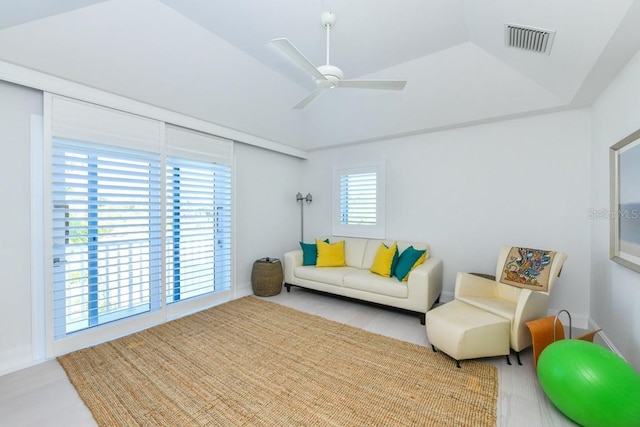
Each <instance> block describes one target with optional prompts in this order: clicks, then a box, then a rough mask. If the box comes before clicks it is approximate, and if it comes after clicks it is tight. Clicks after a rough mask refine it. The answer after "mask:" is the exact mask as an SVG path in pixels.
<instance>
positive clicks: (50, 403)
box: [0, 287, 576, 427]
mask: <svg viewBox="0 0 640 427" xmlns="http://www.w3.org/2000/svg"><path fill="white" fill-rule="evenodd" d="M265 299H267V300H269V301H273V302H277V303H280V304H283V305H286V306H289V307H292V308H295V309H298V310H301V311H305V312H308V313H311V314H316V315H319V316H323V317H326V318H329V319H332V320H335V321H338V322H343V323H347V324H350V325H352V326H356V327H359V328H362V329H365V330H368V331H371V332H375V333H379V334H382V335H387V336H391V337H394V338H397V339H400V340H404V341H409V342H412V343H416V344H419V345H424V346H425V347H426V349H425V350H426V351H431V348H430V346H429V344H428V341H427V335H426V330H425V327H424V326H422V325H420V321H419V319H418V317H417V316H415V315H410V314H406V313H403V312H398V311H394V310H388V309H382V308H378V307H374V306H371V305H368V304H363V303H358V302H353V301H349V300H344V299H341V298H336V297H332V296H327V295H322V294H318V293H315V292H310V291H305V290H303V289H300V288H295V287H294V288H292V290H291V292H290V293H287V292H286V291H284V290H283V292H282V293H280V294H279V295H276V296H273V297H269V298H265ZM521 359H522V362H523V366H519V365H517V364H516V363H515V357H512V362H514V363H513V365H511V366H509V365H507V364H506V361H505V359H504V358H503V357H499V358H489V359H485V360H486V361H487V362H489V363H492V364H494V365H495V366H496V367H497V368H498V375H499V377H498V378H499V398H498V423H497V425H498V426H501V427H513V426H517V427H547V426H548V427H552V426H553V427H555V426H575V425H576V424H574V423H573V422H571V421H570V420H568V419H567V418H566V417H565V416H564V415H562V414H561V413H560V412H559V411H558V410H557V409H556V408H555V407H554V406H553V405H552V404H551V403H550V402H549V400H548V399H547V397H546V396H545V394H544V392H543V391H542V389H541V387H540V385H539V383H538V379H537V375H536V373H535V370H534V368H533V363H532V354H531V351H530V350H529V351H524V352H523V353H522V357H521ZM462 366H463V367H462V369H464V362H463V365H462ZM451 369H456V367H455V363H454V362H453V361H452V362H451ZM95 425H96V423H95V421H94V420H93V418H92V416H91V413H90V412H89V410H88V409H87V407H86V406H85V405H84V403H83V402H82V401H81V399H80V398H79V396H78V394H77V393H76V391H75V389H74V388H73V386H72V385H71V384H70V383H69V381H68V379H67V377H66V375H65V373H64V371H63V370H62V368H61V367H60V365H59V364H58V363H57V362H56V361H55V360H52V361H48V362H46V363H43V364H40V365H37V366H34V367H32V368H28V369H25V370H22V371H19V372H15V373H12V374H9V375H5V376H3V377H0V426H3V427H13V426H16V427H30V426H33V427H35V426H38V427H41V426H45V427H58V426H60V427H75V426H78V427H80V426H82V427H84V426H95Z"/></svg>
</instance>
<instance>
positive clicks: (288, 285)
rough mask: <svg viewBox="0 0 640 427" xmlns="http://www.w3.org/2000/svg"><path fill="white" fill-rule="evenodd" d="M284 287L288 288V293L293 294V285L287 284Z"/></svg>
mask: <svg viewBox="0 0 640 427" xmlns="http://www.w3.org/2000/svg"><path fill="white" fill-rule="evenodd" d="M284 287H285V288H287V292H291V285H290V284H288V283H285V284H284Z"/></svg>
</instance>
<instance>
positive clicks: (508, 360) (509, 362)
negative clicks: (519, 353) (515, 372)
mask: <svg viewBox="0 0 640 427" xmlns="http://www.w3.org/2000/svg"><path fill="white" fill-rule="evenodd" d="M507 365H509V366H511V359H509V355H508V354H507Z"/></svg>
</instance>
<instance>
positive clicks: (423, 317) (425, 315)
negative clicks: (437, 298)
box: [420, 313, 427, 325]
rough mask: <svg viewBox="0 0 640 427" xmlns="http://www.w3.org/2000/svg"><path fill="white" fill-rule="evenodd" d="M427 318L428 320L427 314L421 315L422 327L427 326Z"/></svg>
mask: <svg viewBox="0 0 640 427" xmlns="http://www.w3.org/2000/svg"><path fill="white" fill-rule="evenodd" d="M426 318H427V314H426V313H420V324H421V325H424V324H425V321H426Z"/></svg>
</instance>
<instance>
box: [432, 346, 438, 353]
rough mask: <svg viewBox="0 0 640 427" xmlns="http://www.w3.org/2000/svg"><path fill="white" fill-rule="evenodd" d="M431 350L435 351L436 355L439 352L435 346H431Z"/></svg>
mask: <svg viewBox="0 0 640 427" xmlns="http://www.w3.org/2000/svg"><path fill="white" fill-rule="evenodd" d="M431 350H433V352H434V353H437V352H438V350H436V346H435V345H433V344H431Z"/></svg>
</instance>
